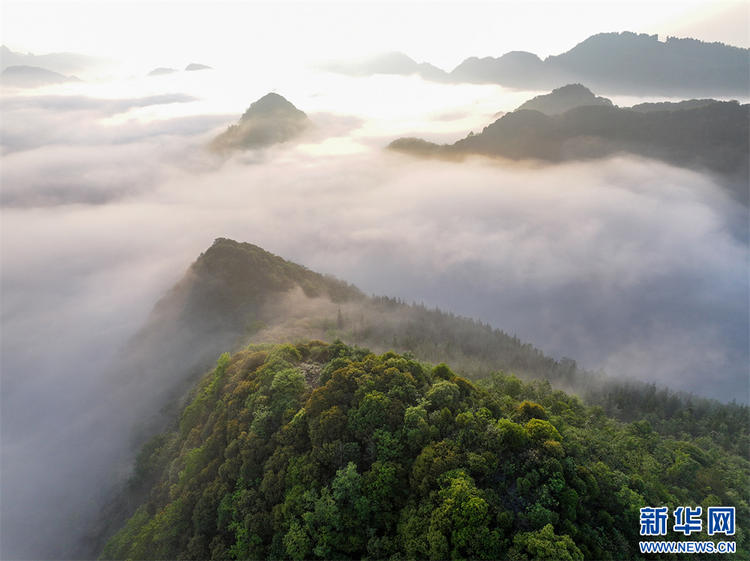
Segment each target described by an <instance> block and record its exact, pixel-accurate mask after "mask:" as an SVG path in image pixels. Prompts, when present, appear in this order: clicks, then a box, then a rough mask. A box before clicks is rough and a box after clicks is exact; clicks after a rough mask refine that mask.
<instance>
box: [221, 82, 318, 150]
mask: <svg viewBox="0 0 750 561" xmlns="http://www.w3.org/2000/svg"><path fill="white" fill-rule="evenodd" d="M311 126H312V121H310V119H308V118H307V115H305V113H304V112H303V111H300V110H299V109H297V108H296V107H295V106H294V105H292V104H291V103H290V102H289V101H287V100H286V99H284V98H283V97H282V96H280V95H279V94H276V93H269V94H266V95H264V96H263V97H262V98H260V99H259V100H258V101H255V102H253V103H251V104H250V107H248V109H247V111H245V112H244V113H243V114H242V116H241V117H240V120H239V121H238V122H237V124H236V125H230V126H229V128H228V129H227V130H226V131H224V132H223V133H221V134H220V135H218V136H217V137H216V138H214V140H213V141H212V142H211V145H210V146H209V148H210V149H211V150H214V151H217V152H226V151H231V150H238V149H254V148H264V147H266V146H271V145H273V144H278V143H280V142H287V141H289V140H292V139H294V138H296V137H298V136H299V135H300V134H302V133H303V132H304V131H305V130H306V129H308V128H309V127H311Z"/></svg>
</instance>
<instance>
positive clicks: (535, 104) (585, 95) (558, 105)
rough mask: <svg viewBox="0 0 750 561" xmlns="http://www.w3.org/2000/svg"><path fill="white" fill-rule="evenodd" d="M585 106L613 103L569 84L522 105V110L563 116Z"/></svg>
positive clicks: (581, 87)
mask: <svg viewBox="0 0 750 561" xmlns="http://www.w3.org/2000/svg"><path fill="white" fill-rule="evenodd" d="M584 105H607V106H612V102H611V101H610V100H609V99H607V98H605V97H597V96H596V95H594V94H593V92H592V91H591V90H590V89H588V88H587V87H586V86H584V85H582V84H568V85H567V86H562V87H561V88H557V89H554V90H552V91H551V92H550V93H548V94H544V95H538V96H536V97H535V98H533V99H530V100H528V101H527V102H525V103H524V104H523V105H521V106H520V107H519V108H518V109H517V111H518V110H521V109H534V110H536V111H541V112H542V113H546V114H547V115H562V114H563V113H565V112H566V111H568V110H570V109H574V108H576V107H582V106H584Z"/></svg>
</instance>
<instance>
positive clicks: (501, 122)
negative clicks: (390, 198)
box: [388, 98, 750, 205]
mask: <svg viewBox="0 0 750 561" xmlns="http://www.w3.org/2000/svg"><path fill="white" fill-rule="evenodd" d="M600 99H601V98H600ZM748 138H750V106H748V105H747V104H745V105H741V104H739V103H737V102H736V101H710V100H709V101H706V100H696V102H694V103H685V104H665V105H662V104H647V105H646V106H636V107H634V108H632V109H626V108H620V107H615V106H610V105H607V104H600V105H584V106H580V107H574V108H573V109H570V110H568V111H566V112H564V113H563V114H562V115H546V114H544V113H542V112H540V111H534V110H525V109H522V108H520V109H519V110H517V111H514V112H512V113H506V114H505V115H503V116H502V117H501V118H500V119H498V120H497V121H495V122H494V123H492V124H490V125H488V126H487V127H485V128H484V130H483V131H482V132H481V133H479V134H473V133H472V134H470V135H469V136H468V137H466V138H463V139H461V140H459V141H457V142H456V143H454V144H452V145H437V144H433V143H430V142H427V141H425V140H422V139H418V138H400V139H398V140H394V141H393V142H392V143H391V144H390V145H389V146H388V148H389V149H391V150H397V151H401V152H406V153H410V154H413V155H418V156H428V157H446V158H456V157H462V156H465V155H469V154H479V155H484V156H491V157H502V158H508V159H512V160H523V159H535V160H542V161H547V162H563V161H571V160H586V159H597V158H604V157H608V156H612V155H614V154H617V153H629V154H634V155H638V156H643V157H647V158H653V159H657V160H661V161H664V162H667V163H669V164H672V165H676V166H682V167H686V168H690V169H695V170H698V171H708V172H712V173H714V174H716V175H717V176H719V177H720V179H721V180H722V182H723V184H724V185H725V186H726V187H727V188H728V189H729V190H730V192H731V193H732V195H733V196H734V197H735V198H736V199H737V200H739V201H741V202H742V203H744V204H745V205H747V203H748V192H747V185H748V181H750V141H749V140H748Z"/></svg>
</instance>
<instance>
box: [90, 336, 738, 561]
mask: <svg viewBox="0 0 750 561" xmlns="http://www.w3.org/2000/svg"><path fill="white" fill-rule="evenodd" d="M626 393H627V392H625V393H622V395H619V396H617V397H615V398H614V399H615V400H617V399H620V400H624V399H626V398H627V395H626ZM657 395H658V392H657V394H655V396H654V399H653V400H652V403H653V404H654V406H655V407H658V405H657V403H658V401H659V399H658V397H656V396H657ZM667 404H668V402H667ZM696 417H697V416H696V415H695V414H692V415H688V414H686V415H683V416H681V417H679V418H677V417H676V416H674V415H673V417H672V423H673V427H672V428H673V429H674V431H676V432H678V433H679V436H667V437H665V436H662V435H660V434H659V433H658V432H656V431H655V430H654V427H653V426H652V424H651V422H649V421H648V420H639V421H633V422H630V423H624V422H620V421H616V420H613V419H610V418H608V417H607V415H606V412H605V410H604V409H603V408H602V407H600V406H589V405H585V404H584V403H583V402H582V401H581V399H580V398H579V397H577V396H575V395H570V394H566V393H564V392H562V391H559V390H555V389H553V387H552V386H551V385H550V383H549V382H547V381H545V382H541V381H532V382H528V383H526V382H523V381H522V380H520V379H518V378H517V377H516V376H514V375H513V374H508V373H504V372H493V373H492V374H490V375H489V376H486V377H485V378H483V379H482V380H480V381H477V382H476V383H472V382H471V381H469V380H467V379H466V378H464V377H461V376H457V375H456V374H455V373H454V372H453V371H452V370H451V369H450V368H449V367H448V366H446V365H445V364H443V363H441V364H439V365H437V366H433V365H431V364H429V363H426V362H421V361H418V360H416V359H415V357H414V355H413V354H411V353H405V354H402V355H398V354H395V353H393V352H387V353H384V354H381V355H375V354H373V353H371V352H370V351H368V350H366V349H363V348H360V347H357V346H354V347H352V346H347V345H346V344H344V343H342V342H341V341H338V340H337V341H334V342H333V343H332V344H325V343H322V342H320V341H311V342H308V343H299V344H297V345H290V344H285V345H251V346H250V347H248V348H247V349H244V350H242V351H239V352H237V353H235V354H234V355H232V356H230V355H229V354H228V353H227V354H223V355H222V356H221V357H220V358H219V360H218V362H217V365H216V367H215V368H214V369H213V370H212V371H211V372H210V373H208V374H207V375H206V376H205V377H204V378H203V379H202V380H201V381H200V383H199V384H198V385H197V387H196V388H195V389H194V390H193V392H192V393H191V395H190V397H189V399H188V400H187V401H186V404H185V406H184V407H183V409H182V410H181V413H180V415H179V416H178V417H177V418H175V420H174V422H173V424H172V426H171V427H170V429H169V430H168V431H167V432H165V433H163V434H160V435H158V436H156V437H154V438H152V439H151V440H150V441H149V442H147V443H146V444H145V446H144V447H143V448H142V450H141V452H140V454H139V455H138V458H137V461H136V466H135V472H134V475H133V477H132V479H131V481H130V483H129V487H128V491H127V493H128V494H129V496H130V497H131V498H137V499H138V500H140V501H141V504H140V506H139V507H138V508H137V510H136V511H135V513H134V514H133V516H132V517H131V518H130V519H129V520H128V521H127V523H126V524H125V526H124V527H123V528H122V529H121V530H120V531H119V532H118V533H117V534H116V535H115V536H114V537H112V538H111V539H110V540H109V542H108V543H107V545H106V547H105V548H104V551H103V553H102V557H101V558H102V559H203V558H205V559H209V558H210V559H263V558H275V559H280V558H284V559H314V558H321V559H349V558H373V559H383V558H394V559H399V558H404V559H405V558H410V559H411V558H420V559H448V558H454V559H459V558H484V559H487V558H492V559H501V558H505V559H515V560H524V559H526V560H530V559H635V558H643V556H642V555H641V554H640V553H639V551H638V549H637V548H638V542H639V540H640V539H643V538H642V537H641V536H640V535H639V531H640V522H639V513H640V509H641V508H643V507H661V506H666V507H668V508H669V511H670V513H671V512H672V511H673V510H674V509H675V508H677V507H680V506H690V507H696V506H701V507H702V508H703V509H704V511H705V510H706V509H707V508H708V507H711V506H725V507H728V506H732V507H734V508H735V511H736V525H737V531H736V534H735V535H734V536H729V537H728V536H723V535H721V536H719V535H717V536H714V537H713V538H709V537H708V536H707V534H706V528H705V527H704V528H703V530H702V531H701V532H700V533H699V534H698V535H697V537H696V534H695V533H693V534H692V535H690V537H689V538H685V536H684V535H682V536H681V535H680V534H679V532H678V533H675V532H674V531H673V530H672V528H671V525H670V529H669V531H668V533H667V535H666V536H665V537H663V538H661V539H666V540H670V541H680V540H684V539H690V540H696V539H697V540H709V539H712V540H714V541H717V540H719V539H724V540H728V541H734V542H735V543H736V546H737V551H736V554H735V555H723V556H721V558H722V559H729V558H736V559H746V558H747V557H748V554H749V553H750V548H749V546H750V544H749V543H748V540H749V538H748V535H747V534H746V528H748V527H750V510H749V509H748V497H747V494H748V489H749V488H750V464H749V463H748V460H747V457H746V456H745V454H746V452H741V453H736V452H735V451H732V450H731V447H728V446H721V445H719V444H716V443H715V442H713V440H712V439H711V438H710V437H708V436H700V435H699V436H693V433H694V432H696V426H703V425H706V426H705V427H704V429H705V430H710V428H711V427H710V425H711V422H708V423H706V422H705V421H704V420H699V419H697V418H696ZM737 421H738V422H740V424H742V428H741V429H740V431H741V432H743V434H745V435H747V431H748V422H747V409H746V408H744V416H743V417H740V418H739V419H738V420H737ZM712 422H713V421H712ZM713 428H716V429H720V428H721V427H713ZM702 430H703V429H697V432H698V433H701V431H702ZM728 448H729V449H728ZM716 557H717V558H719V556H718V555H717V556H716ZM648 558H655V559H658V558H664V559H668V558H669V559H673V558H676V557H675V556H672V555H664V556H661V557H660V556H659V555H658V554H657V555H650V556H648ZM677 558H679V556H678V557H677ZM684 558H685V559H688V558H692V557H690V556H689V555H686V556H684ZM705 558H711V556H708V557H705Z"/></svg>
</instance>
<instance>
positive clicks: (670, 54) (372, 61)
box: [322, 32, 750, 96]
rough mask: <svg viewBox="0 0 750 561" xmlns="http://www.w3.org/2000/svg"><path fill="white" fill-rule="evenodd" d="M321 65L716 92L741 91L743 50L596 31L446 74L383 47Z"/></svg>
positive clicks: (747, 58) (366, 71)
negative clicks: (565, 44)
mask: <svg viewBox="0 0 750 561" xmlns="http://www.w3.org/2000/svg"><path fill="white" fill-rule="evenodd" d="M322 69H324V70H328V71H331V72H338V73H342V74H347V75H351V76H365V75H372V74H398V75H419V76H421V77H422V78H423V79H425V80H430V81H435V82H445V83H471V84H499V85H502V86H506V87H509V88H518V89H528V90H545V89H551V88H554V87H557V86H559V85H560V84H566V83H575V82H582V83H585V84H587V85H589V86H590V87H593V88H595V89H598V90H601V91H607V92H609V93H610V94H615V93H617V94H632V95H665V96H668V95H677V96H704V95H711V96H723V95H747V94H748V83H749V81H750V49H743V48H739V47H732V46H729V45H724V44H723V43H706V42H703V41H698V40H696V39H680V38H676V37H669V38H667V40H666V41H659V40H658V36H657V35H646V34H636V33H631V32H623V33H600V34H598V35H593V36H591V37H589V38H588V39H586V40H585V41H583V42H582V43H579V44H578V45H576V46H575V47H573V48H572V49H571V50H569V51H568V52H566V53H563V54H560V55H557V56H550V57H547V58H546V59H544V60H542V59H541V58H539V57H538V56H537V55H535V54H532V53H528V52H524V51H512V52H509V53H506V54H504V55H502V56H500V57H498V58H495V57H485V58H477V57H471V58H468V59H466V60H464V61H463V62H462V63H461V64H459V65H458V66H457V67H456V68H454V69H453V70H452V71H450V72H446V71H444V70H441V69H439V68H437V67H435V66H433V65H431V64H428V63H422V64H418V63H417V62H415V61H414V60H412V59H411V58H409V57H408V56H406V55H405V54H403V53H397V52H396V53H387V54H383V55H378V56H375V57H372V58H369V59H366V60H361V61H357V62H337V63H329V64H327V65H325V66H322Z"/></svg>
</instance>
